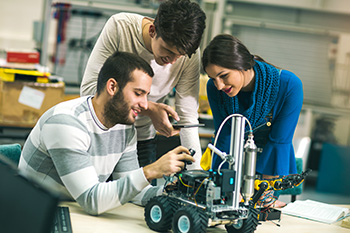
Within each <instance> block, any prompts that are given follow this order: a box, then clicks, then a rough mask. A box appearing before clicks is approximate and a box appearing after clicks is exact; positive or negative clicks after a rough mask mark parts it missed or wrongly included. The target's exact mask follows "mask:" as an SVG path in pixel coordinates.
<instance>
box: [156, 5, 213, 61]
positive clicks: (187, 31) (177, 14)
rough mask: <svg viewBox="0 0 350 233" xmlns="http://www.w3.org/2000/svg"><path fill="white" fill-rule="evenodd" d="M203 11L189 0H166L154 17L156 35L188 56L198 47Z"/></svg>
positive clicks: (201, 32) (202, 25) (201, 30)
mask: <svg viewBox="0 0 350 233" xmlns="http://www.w3.org/2000/svg"><path fill="white" fill-rule="evenodd" d="M205 19H206V16H205V13H204V12H203V11H202V9H201V8H200V6H199V5H198V4H197V3H195V2H191V1H190V0H167V1H165V2H163V3H161V4H160V6H159V9H158V13H157V15H156V17H155V19H154V26H155V29H156V33H157V37H161V38H162V39H163V40H164V42H166V43H167V44H169V45H171V46H175V47H176V48H177V50H179V52H185V53H186V54H187V55H188V56H189V57H191V55H192V54H194V53H195V52H196V50H197V48H198V47H199V44H200V42H201V39H202V35H203V31H204V29H205Z"/></svg>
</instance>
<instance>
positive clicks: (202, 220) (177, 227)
mask: <svg viewBox="0 0 350 233" xmlns="http://www.w3.org/2000/svg"><path fill="white" fill-rule="evenodd" d="M207 227H208V216H207V214H206V213H205V212H204V210H202V209H201V208H198V207H195V206H183V207H181V208H179V209H178V210H177V211H176V212H175V214H174V219H173V232H174V233H200V232H206V230H207Z"/></svg>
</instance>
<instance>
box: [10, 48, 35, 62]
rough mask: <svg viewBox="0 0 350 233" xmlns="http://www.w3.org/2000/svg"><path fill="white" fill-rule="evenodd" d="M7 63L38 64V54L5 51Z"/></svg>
mask: <svg viewBox="0 0 350 233" xmlns="http://www.w3.org/2000/svg"><path fill="white" fill-rule="evenodd" d="M7 62H16V63H39V62H40V54H39V53H38V52H16V51H7Z"/></svg>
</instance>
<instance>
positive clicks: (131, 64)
mask: <svg viewBox="0 0 350 233" xmlns="http://www.w3.org/2000/svg"><path fill="white" fill-rule="evenodd" d="M134 70H141V71H143V72H145V73H146V74H148V75H149V76H150V77H153V75H154V73H153V70H152V68H151V66H150V65H149V64H148V63H147V62H146V61H145V60H143V59H142V58H141V57H139V56H138V55H136V54H132V53H127V52H118V51H117V52H115V53H114V54H112V55H111V56H110V57H109V58H108V59H107V60H106V61H105V63H104V64H103V66H102V68H101V70H100V73H99V74H98V80H97V95H100V94H101V92H102V90H103V88H104V87H105V86H106V83H107V81H108V79H110V78H114V79H115V80H116V81H117V82H118V87H119V90H123V88H124V87H125V85H126V84H127V83H128V82H130V81H132V77H131V73H132V72H133V71H134Z"/></svg>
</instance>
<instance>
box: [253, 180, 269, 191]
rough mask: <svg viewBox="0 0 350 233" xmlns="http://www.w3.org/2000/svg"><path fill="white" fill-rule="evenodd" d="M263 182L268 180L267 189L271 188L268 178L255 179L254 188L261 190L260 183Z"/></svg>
mask: <svg viewBox="0 0 350 233" xmlns="http://www.w3.org/2000/svg"><path fill="white" fill-rule="evenodd" d="M263 182H266V183H267V185H268V187H267V189H266V190H268V189H270V183H269V182H268V181H267V180H255V181H254V189H255V190H259V189H260V187H259V185H260V184H261V183H263Z"/></svg>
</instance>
